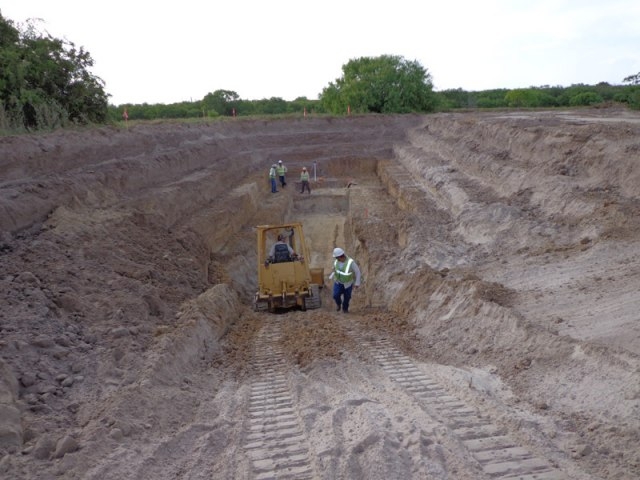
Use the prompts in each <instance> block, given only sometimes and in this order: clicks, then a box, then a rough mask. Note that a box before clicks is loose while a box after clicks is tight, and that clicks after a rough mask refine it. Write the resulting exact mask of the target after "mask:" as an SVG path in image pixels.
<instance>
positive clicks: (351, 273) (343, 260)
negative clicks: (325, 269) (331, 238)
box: [329, 247, 360, 313]
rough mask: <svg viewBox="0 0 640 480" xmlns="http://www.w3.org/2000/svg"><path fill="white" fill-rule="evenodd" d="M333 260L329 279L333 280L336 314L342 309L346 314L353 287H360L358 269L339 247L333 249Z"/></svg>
mask: <svg viewBox="0 0 640 480" xmlns="http://www.w3.org/2000/svg"><path fill="white" fill-rule="evenodd" d="M333 258H334V259H335V260H334V261H333V272H331V275H329V279H334V283H333V299H334V300H335V302H336V305H337V306H338V312H339V311H340V309H342V311H343V312H344V313H348V312H349V302H350V301H351V293H352V290H353V287H354V286H355V287H356V288H358V287H359V286H360V268H359V267H358V264H357V263H356V262H355V261H354V260H353V259H352V258H349V257H347V256H346V255H345V253H344V250H342V249H341V248H340V247H336V248H334V249H333Z"/></svg>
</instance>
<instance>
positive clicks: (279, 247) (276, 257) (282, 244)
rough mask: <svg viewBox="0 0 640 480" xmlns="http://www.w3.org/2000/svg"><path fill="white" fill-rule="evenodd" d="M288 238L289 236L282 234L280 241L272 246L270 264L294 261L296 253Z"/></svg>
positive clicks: (279, 236) (279, 237)
mask: <svg viewBox="0 0 640 480" xmlns="http://www.w3.org/2000/svg"><path fill="white" fill-rule="evenodd" d="M286 238H287V236H286V235H284V234H282V233H281V234H279V235H278V241H277V242H276V243H274V244H273V245H271V250H269V262H271V263H281V262H290V261H292V260H293V257H294V256H295V254H296V253H295V251H294V250H293V248H291V245H289V244H288V243H287V241H286Z"/></svg>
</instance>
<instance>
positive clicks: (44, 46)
mask: <svg viewBox="0 0 640 480" xmlns="http://www.w3.org/2000/svg"><path fill="white" fill-rule="evenodd" d="M0 47H1V48H0V67H1V68H0V102H1V106H2V111H3V114H4V115H3V118H5V120H6V123H7V125H5V126H8V127H9V128H12V129H21V128H26V129H42V128H54V127H57V126H63V125H66V124H69V123H76V124H87V123H102V122H104V121H105V120H106V118H107V111H108V110H107V106H108V95H107V94H106V93H105V92H104V84H103V82H102V80H101V79H100V78H98V77H96V76H94V75H93V74H91V73H90V72H89V68H90V67H92V66H93V59H92V58H91V55H90V54H89V52H87V51H85V50H84V49H83V48H76V46H75V45H74V44H73V43H71V42H68V41H66V40H60V39H57V38H54V37H52V36H51V35H48V34H47V35H42V34H40V33H39V32H38V31H37V30H36V28H35V27H34V24H33V23H28V24H27V27H26V29H24V30H20V29H18V28H16V27H15V26H14V24H13V22H12V21H10V20H7V19H5V18H4V17H2V15H1V14H0Z"/></svg>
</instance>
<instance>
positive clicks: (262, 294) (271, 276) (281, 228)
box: [254, 223, 324, 312]
mask: <svg viewBox="0 0 640 480" xmlns="http://www.w3.org/2000/svg"><path fill="white" fill-rule="evenodd" d="M257 242H258V244H257V253H258V255H257V257H258V265H257V266H258V291H257V292H256V295H255V299H254V309H255V310H256V311H265V310H267V311H270V312H275V311H276V310H279V309H291V308H300V309H302V310H307V309H311V308H319V307H320V305H321V300H320V288H321V287H322V285H323V284H324V271H323V269H322V268H311V267H310V266H309V263H308V262H309V259H310V255H309V251H308V248H307V244H306V242H305V239H304V233H303V231H302V224H301V223H286V224H280V225H260V226H258V227H257Z"/></svg>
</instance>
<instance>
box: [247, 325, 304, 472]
mask: <svg viewBox="0 0 640 480" xmlns="http://www.w3.org/2000/svg"><path fill="white" fill-rule="evenodd" d="M279 338H280V326H279V325H278V324H277V323H275V322H266V323H265V325H264V326H263V329H262V331H261V332H260V335H259V336H258V343H257V345H256V346H255V348H254V352H253V362H252V367H253V369H254V371H255V380H253V382H252V383H251V388H250V394H249V407H248V412H247V418H248V420H247V426H246V431H245V442H244V449H245V452H246V453H247V456H248V458H249V459H250V461H251V466H252V469H253V477H252V478H255V479H256V480H262V479H273V478H278V479H291V480H304V479H312V478H314V474H313V467H312V464H311V461H310V460H309V448H308V446H307V439H306V436H305V434H304V432H303V430H302V428H301V427H300V423H299V417H298V414H297V411H296V407H295V404H294V401H293V397H292V396H291V393H290V390H289V385H288V382H287V375H286V371H287V365H286V363H285V361H284V357H283V354H282V351H281V350H280V347H279V345H278V340H279Z"/></svg>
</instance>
